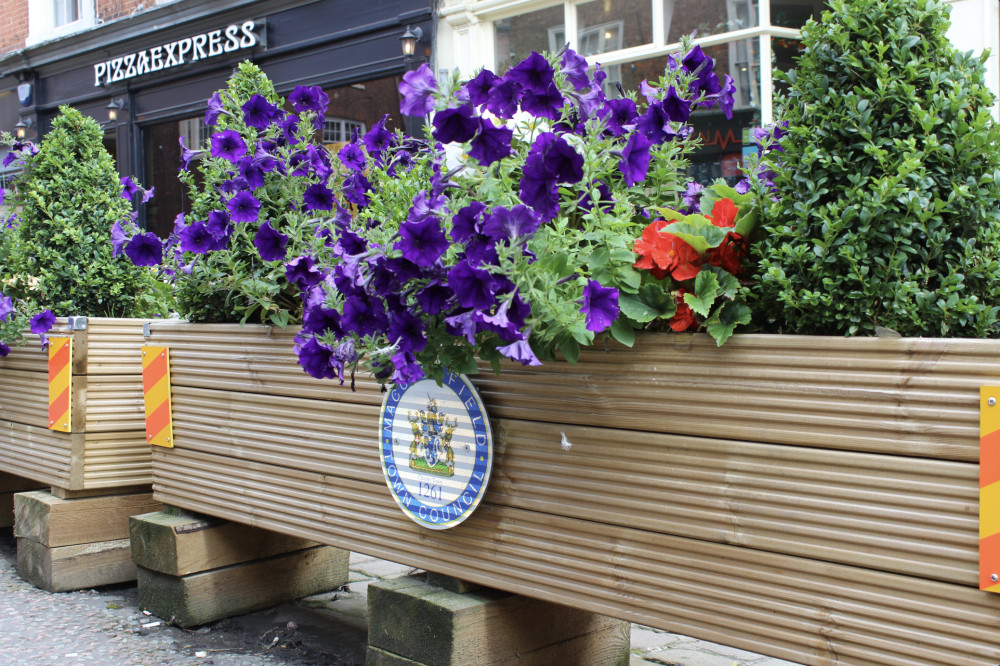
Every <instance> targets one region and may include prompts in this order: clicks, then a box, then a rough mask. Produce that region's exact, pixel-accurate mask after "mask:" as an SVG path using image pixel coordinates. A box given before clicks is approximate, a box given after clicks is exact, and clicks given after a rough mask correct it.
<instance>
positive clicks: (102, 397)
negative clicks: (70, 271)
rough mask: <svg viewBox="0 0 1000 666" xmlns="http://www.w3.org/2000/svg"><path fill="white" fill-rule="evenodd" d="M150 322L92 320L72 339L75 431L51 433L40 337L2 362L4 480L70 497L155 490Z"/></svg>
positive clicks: (62, 331)
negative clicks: (145, 353)
mask: <svg viewBox="0 0 1000 666" xmlns="http://www.w3.org/2000/svg"><path fill="white" fill-rule="evenodd" d="M142 327H143V322H142V321H141V320H138V319H107V318H90V319H89V320H88V321H87V327H86V330H77V331H70V330H69V329H68V325H67V320H65V319H60V320H58V322H57V324H56V327H55V328H54V329H53V330H52V331H51V332H50V333H49V336H50V337H55V336H72V338H73V360H72V368H73V383H72V395H71V398H70V399H71V401H72V405H73V407H72V415H73V417H72V428H71V430H72V431H71V432H70V433H63V432H57V431H54V430H49V429H48V426H49V420H48V419H49V389H48V386H49V384H48V354H47V352H45V351H42V350H41V348H40V346H39V344H38V342H37V336H31V337H32V338H33V339H32V340H30V341H29V343H28V344H27V345H26V346H24V347H20V348H18V349H15V350H13V351H12V352H11V353H10V355H9V356H7V358H4V359H0V472H7V473H10V474H14V475H17V476H21V477H25V478H28V479H31V480H34V481H37V482H39V483H42V484H45V485H51V486H53V487H55V488H60V489H64V490H68V491H94V490H103V489H121V488H125V487H133V486H141V485H147V486H148V485H149V484H150V483H151V482H152V472H151V468H150V452H149V446H148V444H147V443H146V432H145V424H144V420H143V416H144V414H143V404H142V361H141V357H140V353H139V350H140V347H141V346H142V340H143V336H142Z"/></svg>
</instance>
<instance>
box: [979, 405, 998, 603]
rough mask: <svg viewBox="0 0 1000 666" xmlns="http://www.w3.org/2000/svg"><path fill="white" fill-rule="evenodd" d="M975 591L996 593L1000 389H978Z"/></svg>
mask: <svg viewBox="0 0 1000 666" xmlns="http://www.w3.org/2000/svg"><path fill="white" fill-rule="evenodd" d="M979 589H980V590H986V591H987V592H1000V386H982V387H980V389H979Z"/></svg>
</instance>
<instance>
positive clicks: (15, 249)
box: [0, 106, 166, 317]
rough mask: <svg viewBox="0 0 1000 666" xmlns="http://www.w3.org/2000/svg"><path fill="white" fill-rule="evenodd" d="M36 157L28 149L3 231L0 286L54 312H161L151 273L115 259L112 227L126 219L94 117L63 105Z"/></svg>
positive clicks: (35, 307)
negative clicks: (10, 220) (12, 216)
mask: <svg viewBox="0 0 1000 666" xmlns="http://www.w3.org/2000/svg"><path fill="white" fill-rule="evenodd" d="M60 111H61V114H60V115H59V117H57V118H56V119H55V121H54V122H53V125H52V130H51V131H50V132H49V133H48V134H46V136H45V138H44V139H43V140H42V142H41V143H40V144H39V150H38V153H37V154H36V155H33V156H28V155H27V154H25V156H24V157H23V158H22V159H23V164H24V170H23V171H22V172H21V173H19V174H18V175H17V176H15V178H14V186H15V187H14V190H13V191H12V192H8V193H7V203H8V204H12V205H13V207H14V210H15V212H16V214H17V222H16V226H14V227H13V228H10V229H7V230H6V231H5V232H4V233H3V234H0V244H2V245H3V248H2V250H0V257H3V262H2V264H0V285H2V287H0V289H2V291H3V293H4V294H5V295H7V296H9V297H12V298H15V299H21V300H23V301H24V302H26V303H27V304H29V305H31V306H33V307H32V308H31V309H32V310H40V309H44V308H48V309H50V310H52V312H53V313H54V314H55V315H56V316H70V315H88V316H94V317H98V316H101V317H132V316H146V315H149V314H154V313H161V312H163V311H165V309H166V308H165V306H164V304H163V301H162V298H163V297H162V294H163V293H164V289H163V288H157V287H158V286H159V285H158V283H157V280H156V277H155V274H154V273H153V272H152V271H150V269H148V268H137V267H135V266H133V265H132V263H131V262H129V261H128V260H123V259H116V258H114V257H113V256H112V244H111V227H112V226H113V225H114V223H115V222H116V221H125V220H128V219H129V216H130V215H131V212H132V205H131V203H130V202H129V201H127V200H126V199H123V198H121V191H122V187H121V183H120V180H119V176H118V172H117V171H116V170H115V163H114V159H113V158H112V157H111V155H110V154H109V153H108V151H107V150H105V148H104V145H103V143H102V139H103V134H104V133H103V131H102V130H101V128H100V126H99V125H98V124H97V123H96V122H95V121H94V120H93V119H91V118H88V117H86V116H84V115H82V114H81V113H80V112H79V111H77V110H75V109H73V108H71V107H67V106H64V107H61V108H60Z"/></svg>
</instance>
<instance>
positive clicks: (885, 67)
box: [756, 0, 1000, 337]
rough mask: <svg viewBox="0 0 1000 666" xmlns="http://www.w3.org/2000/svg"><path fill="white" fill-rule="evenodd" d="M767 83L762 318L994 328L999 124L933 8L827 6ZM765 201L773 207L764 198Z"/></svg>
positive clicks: (852, 327) (960, 332)
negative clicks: (771, 97) (771, 138)
mask: <svg viewBox="0 0 1000 666" xmlns="http://www.w3.org/2000/svg"><path fill="white" fill-rule="evenodd" d="M830 7H831V9H830V11H827V12H824V13H823V16H822V18H821V20H819V21H810V22H809V23H808V24H807V25H806V26H804V27H803V29H802V38H803V46H804V51H803V54H802V56H801V58H800V59H799V61H798V65H797V67H796V69H795V70H793V71H790V72H788V73H787V74H785V75H783V76H779V80H783V81H785V82H786V83H787V92H786V93H784V94H783V95H782V96H781V97H780V98H779V100H778V104H777V108H778V110H779V117H780V118H781V119H782V120H787V121H788V124H789V127H788V134H787V136H785V137H784V138H783V139H781V141H780V146H781V148H782V149H783V152H777V151H774V152H770V153H768V154H766V155H765V157H764V160H763V165H764V168H769V169H771V170H773V171H774V183H775V185H776V190H775V191H774V192H770V193H768V195H767V196H765V197H764V198H763V204H762V208H763V213H764V219H763V224H764V229H765V232H766V233H765V236H764V240H763V241H761V242H760V243H758V244H757V246H756V252H757V253H758V254H759V256H760V273H759V275H758V276H757V277H758V286H757V289H756V293H757V295H758V297H759V302H758V303H757V304H756V306H757V307H756V311H757V312H758V313H759V314H760V315H761V316H760V321H759V324H760V325H761V326H762V327H763V328H765V329H769V330H779V331H784V332H793V333H812V334H847V335H856V334H870V333H872V332H874V331H875V329H876V327H885V328H889V329H893V330H895V331H897V332H899V333H900V334H902V335H907V336H935V335H941V336H977V337H994V336H996V335H997V334H998V332H1000V326H998V304H1000V263H998V258H1000V185H998V181H1000V129H998V127H997V125H996V124H995V123H994V122H993V120H992V118H991V116H990V107H991V105H992V104H993V95H992V94H991V93H990V91H989V90H988V89H987V87H986V82H985V78H984V62H985V58H986V56H985V55H983V56H981V57H973V56H972V55H971V54H968V53H961V52H959V51H958V50H957V49H955V48H954V47H953V46H952V44H951V43H950V42H949V41H948V38H947V37H946V36H945V31H946V30H947V28H948V25H949V23H948V10H947V8H946V6H945V5H943V4H942V3H940V2H936V1H934V0H910V1H907V2H899V1H897V0H833V1H832V2H831V3H830ZM771 196H774V197H776V200H774V201H771V200H770V197H771Z"/></svg>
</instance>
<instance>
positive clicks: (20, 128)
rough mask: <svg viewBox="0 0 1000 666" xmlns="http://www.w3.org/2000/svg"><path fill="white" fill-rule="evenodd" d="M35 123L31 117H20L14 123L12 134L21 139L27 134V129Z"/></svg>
mask: <svg viewBox="0 0 1000 666" xmlns="http://www.w3.org/2000/svg"><path fill="white" fill-rule="evenodd" d="M34 124H35V121H33V120H32V119H31V118H21V119H20V120H18V121H17V123H16V124H15V125H14V136H15V137H17V140H18V141H23V140H24V137H26V136H27V135H28V129H29V128H31V127H32V126H33V125H34Z"/></svg>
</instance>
